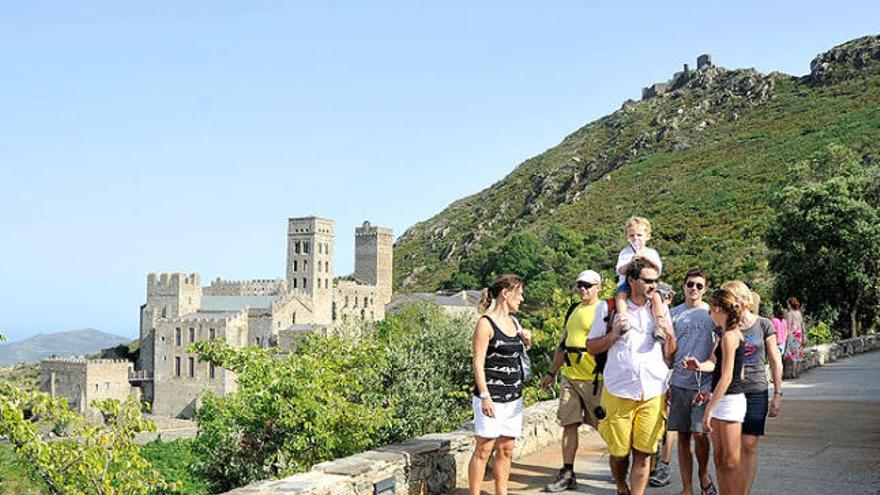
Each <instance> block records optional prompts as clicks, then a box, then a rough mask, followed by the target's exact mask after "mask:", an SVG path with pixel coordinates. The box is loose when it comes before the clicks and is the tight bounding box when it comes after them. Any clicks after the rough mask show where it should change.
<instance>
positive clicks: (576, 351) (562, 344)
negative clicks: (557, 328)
mask: <svg viewBox="0 0 880 495" xmlns="http://www.w3.org/2000/svg"><path fill="white" fill-rule="evenodd" d="M580 305H581V303H579V302H576V303H571V306H569V307H568V310H567V311H566V312H565V321H563V322H562V340H560V341H559V346H557V349H559V350H561V351H562V352H563V359H564V360H565V365H566V366H568V367H569V368H570V367H571V366H572V364H571V358H569V357H568V354H569V352H571V353H572V354H577V355H578V357H577V362H578V363H580V362H581V357H582V356H583V352H584V351H586V348H583V349H582V348H579V347H566V345H565V341H566V340H568V331H567V330H566V329H565V327H566V326H567V325H568V319H569V318H571V315H572V313H574V310H576V309H577V307H578V306H580ZM569 349H573V350H572V351H569Z"/></svg>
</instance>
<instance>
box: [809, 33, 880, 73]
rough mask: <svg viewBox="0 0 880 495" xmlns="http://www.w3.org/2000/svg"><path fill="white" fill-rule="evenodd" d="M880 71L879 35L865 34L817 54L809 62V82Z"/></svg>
mask: <svg viewBox="0 0 880 495" xmlns="http://www.w3.org/2000/svg"><path fill="white" fill-rule="evenodd" d="M866 72H873V73H880V36H865V37H863V38H858V39H855V40H852V41H849V42H847V43H844V44H842V45H839V46H835V47H834V48H832V49H830V50H828V51H827V52H825V53H821V54H819V55H818V56H817V57H816V58H814V59H813V61H812V62H810V75H809V76H807V81H808V82H809V83H811V84H817V85H818V84H828V83H833V82H836V81H841V80H844V79H848V78H851V77H853V76H855V75H858V74H860V73H866Z"/></svg>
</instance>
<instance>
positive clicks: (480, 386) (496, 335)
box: [468, 274, 531, 495]
mask: <svg viewBox="0 0 880 495" xmlns="http://www.w3.org/2000/svg"><path fill="white" fill-rule="evenodd" d="M524 286H525V282H524V281H523V279H522V277H520V276H518V275H513V274H505V275H500V276H498V278H496V279H495V281H494V282H492V285H491V286H490V287H489V288H487V289H485V290H483V296H482V297H481V298H480V303H479V309H480V312H481V313H484V314H483V315H482V316H481V317H480V319H479V320H477V325H476V328H474V334H473V365H474V381H475V382H476V385H475V386H474V399H473V408H474V437H475V438H474V440H475V441H474V453H473V455H472V456H471V460H470V464H469V465H468V487H469V493H470V495H479V494H480V486H481V485H482V483H483V477H484V476H485V473H486V463H487V462H488V460H489V456H490V455H491V454H492V448H493V447H494V448H495V463H494V464H493V466H492V474H493V476H494V477H495V493H496V494H499V495H506V494H507V481H508V477H509V476H510V461H511V458H512V456H513V447H514V443H515V442H516V439H517V437H519V436H520V434H521V433H522V426H523V399H522V394H523V366H522V353H524V352H525V350H526V347H527V346H529V345H531V334H530V333H529V332H528V331H527V330H523V329H522V327H521V326H520V325H519V322H518V321H517V320H516V318H514V317H513V315H512V313H515V312H516V311H518V310H519V305H520V304H521V303H522V301H523V287H524ZM493 303H494V304H493ZM490 306H491V310H489V308H490ZM487 310H489V311H488V312H486V311H487Z"/></svg>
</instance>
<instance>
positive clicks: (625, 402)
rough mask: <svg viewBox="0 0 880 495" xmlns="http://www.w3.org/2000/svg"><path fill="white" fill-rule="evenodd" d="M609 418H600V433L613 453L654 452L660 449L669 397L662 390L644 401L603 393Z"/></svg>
mask: <svg viewBox="0 0 880 495" xmlns="http://www.w3.org/2000/svg"><path fill="white" fill-rule="evenodd" d="M602 408H603V409H605V419H603V420H602V421H600V422H599V435H601V436H602V439H603V440H605V443H607V444H608V453H609V454H611V456H613V457H626V456H628V455H629V453H630V450H632V449H635V450H638V451H639V452H644V453H646V454H652V453H654V452H655V451H656V450H657V446H658V445H659V443H660V439H661V438H662V437H663V432H664V431H665V429H666V428H665V427H666V421H665V418H666V400H665V395H664V394H660V395H658V396H657V397H654V398H653V399H648V400H644V401H638V400H630V399H622V398H620V397H615V396H613V395H611V394H610V393H608V389H605V390H604V391H603V393H602Z"/></svg>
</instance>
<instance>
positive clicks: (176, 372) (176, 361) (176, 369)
mask: <svg viewBox="0 0 880 495" xmlns="http://www.w3.org/2000/svg"><path fill="white" fill-rule="evenodd" d="M174 376H180V356H176V357H175V358H174Z"/></svg>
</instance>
